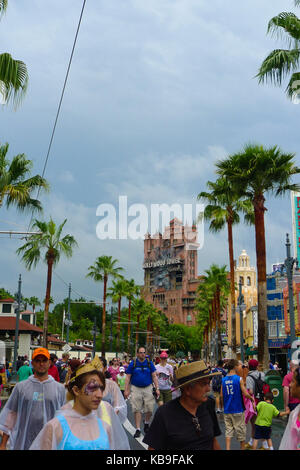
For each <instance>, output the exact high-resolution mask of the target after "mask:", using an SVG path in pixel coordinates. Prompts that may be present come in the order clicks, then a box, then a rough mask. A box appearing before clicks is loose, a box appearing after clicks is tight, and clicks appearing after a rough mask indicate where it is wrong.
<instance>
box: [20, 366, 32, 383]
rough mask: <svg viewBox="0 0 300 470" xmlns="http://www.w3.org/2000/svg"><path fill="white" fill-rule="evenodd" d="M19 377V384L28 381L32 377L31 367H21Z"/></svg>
mask: <svg viewBox="0 0 300 470" xmlns="http://www.w3.org/2000/svg"><path fill="white" fill-rule="evenodd" d="M17 375H18V377H19V382H22V380H26V379H28V377H29V376H30V375H32V370H31V368H30V367H29V366H21V367H20V369H19V370H18V372H17Z"/></svg>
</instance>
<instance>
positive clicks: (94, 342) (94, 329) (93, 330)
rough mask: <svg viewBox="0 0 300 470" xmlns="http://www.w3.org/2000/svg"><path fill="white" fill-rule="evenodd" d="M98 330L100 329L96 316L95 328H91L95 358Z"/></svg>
mask: <svg viewBox="0 0 300 470" xmlns="http://www.w3.org/2000/svg"><path fill="white" fill-rule="evenodd" d="M98 332H99V330H98V328H97V317H96V316H95V317H94V326H93V329H92V330H91V333H92V335H93V358H94V357H95V355H96V336H97V333H98Z"/></svg>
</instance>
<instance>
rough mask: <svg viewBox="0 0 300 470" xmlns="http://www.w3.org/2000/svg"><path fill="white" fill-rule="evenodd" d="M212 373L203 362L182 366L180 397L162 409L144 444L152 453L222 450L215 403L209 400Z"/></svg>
mask: <svg viewBox="0 0 300 470" xmlns="http://www.w3.org/2000/svg"><path fill="white" fill-rule="evenodd" d="M218 374H220V372H214V373H212V372H211V371H210V370H209V369H208V367H207V365H206V364H205V363H204V361H195V362H192V363H190V364H187V365H184V366H181V367H180V368H179V369H178V370H177V373H176V378H177V383H178V386H177V387H176V388H180V389H181V396H180V397H178V398H175V399H174V400H171V401H168V402H167V403H165V404H164V405H162V406H160V407H159V408H158V410H157V411H156V413H155V416H154V419H153V421H152V423H151V425H150V428H149V431H148V432H147V434H146V436H145V437H144V440H143V442H144V443H146V444H148V446H149V447H148V449H149V450H176V451H180V450H220V445H219V443H218V441H217V439H216V437H217V436H219V435H220V434H221V430H220V427H219V424H218V420H217V415H216V412H215V401H214V399H213V398H211V397H209V396H208V393H209V392H210V381H211V379H212V377H213V376H215V375H218Z"/></svg>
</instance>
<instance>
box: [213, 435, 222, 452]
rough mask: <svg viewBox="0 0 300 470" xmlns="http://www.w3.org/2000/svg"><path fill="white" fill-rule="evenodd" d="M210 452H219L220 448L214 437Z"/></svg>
mask: <svg viewBox="0 0 300 470" xmlns="http://www.w3.org/2000/svg"><path fill="white" fill-rule="evenodd" d="M212 450H221V446H220V444H219V443H218V441H217V439H216V438H215V437H214V440H213V448H212Z"/></svg>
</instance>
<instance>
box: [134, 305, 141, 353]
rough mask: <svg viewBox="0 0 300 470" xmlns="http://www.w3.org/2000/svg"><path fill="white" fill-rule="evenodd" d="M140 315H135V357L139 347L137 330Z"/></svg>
mask: <svg viewBox="0 0 300 470" xmlns="http://www.w3.org/2000/svg"><path fill="white" fill-rule="evenodd" d="M140 315H141V314H140V313H138V315H137V328H136V333H135V355H136V354H137V350H138V347H139V328H140Z"/></svg>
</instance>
